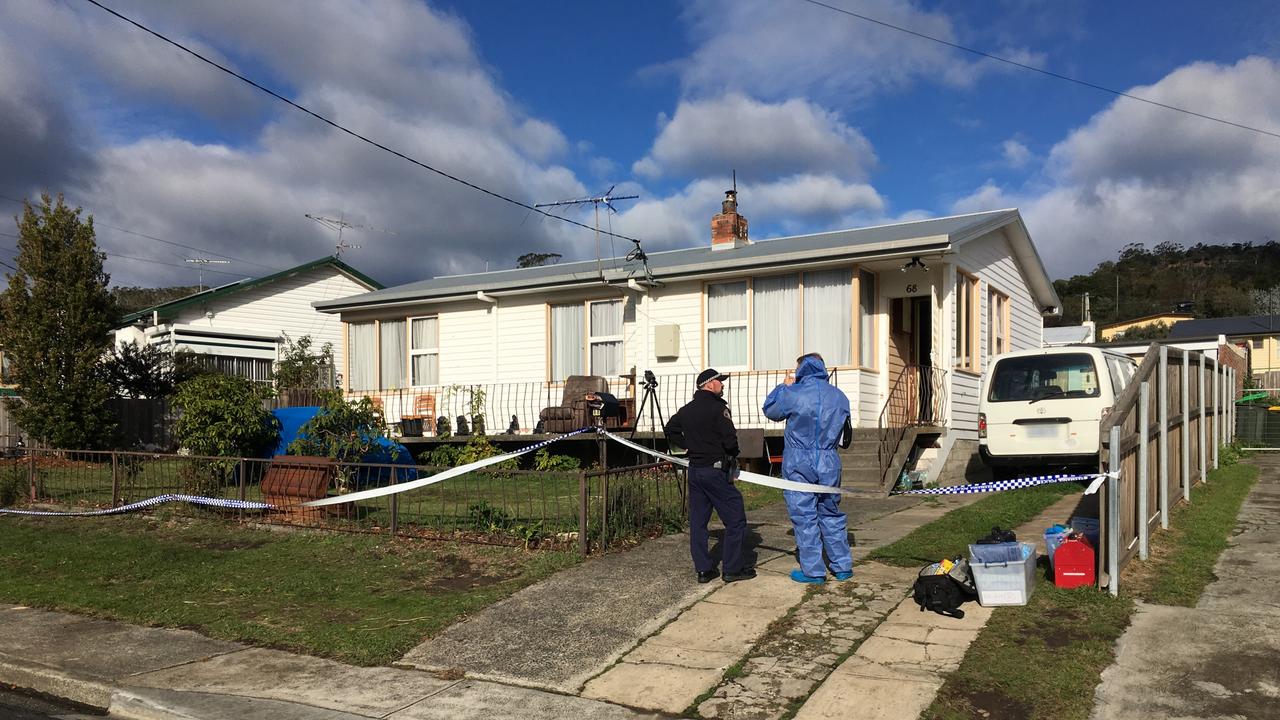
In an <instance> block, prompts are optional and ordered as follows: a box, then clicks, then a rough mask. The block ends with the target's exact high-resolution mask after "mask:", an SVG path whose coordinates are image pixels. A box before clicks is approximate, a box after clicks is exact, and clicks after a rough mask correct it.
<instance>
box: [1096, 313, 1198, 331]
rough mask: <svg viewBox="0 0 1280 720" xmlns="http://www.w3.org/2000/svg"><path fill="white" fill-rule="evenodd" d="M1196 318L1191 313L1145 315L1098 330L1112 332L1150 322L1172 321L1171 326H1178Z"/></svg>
mask: <svg viewBox="0 0 1280 720" xmlns="http://www.w3.org/2000/svg"><path fill="white" fill-rule="evenodd" d="M1195 317H1196V316H1195V315H1192V314H1191V313H1179V312H1162V313H1154V314H1151V315H1143V316H1142V317H1136V318H1129V319H1128V320H1119V321H1117V322H1113V323H1107V324H1106V325H1103V326H1102V327H1100V328H1098V329H1099V330H1110V329H1112V328H1117V327H1122V326H1125V325H1133V324H1135V323H1143V322H1148V321H1152V320H1172V321H1173V323H1171V324H1177V323H1179V322H1182V321H1184V320H1194V319H1195Z"/></svg>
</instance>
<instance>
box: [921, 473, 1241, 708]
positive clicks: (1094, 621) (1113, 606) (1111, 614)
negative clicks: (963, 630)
mask: <svg viewBox="0 0 1280 720" xmlns="http://www.w3.org/2000/svg"><path fill="white" fill-rule="evenodd" d="M1257 474H1258V471H1257V468H1255V467H1252V466H1248V465H1234V466H1230V467H1223V468H1221V469H1219V470H1216V471H1214V472H1213V473H1211V474H1210V476H1209V483H1208V484H1207V485H1201V486H1198V487H1196V488H1194V489H1193V491H1192V492H1193V495H1192V504H1190V505H1182V506H1179V507H1178V508H1176V509H1175V510H1174V511H1173V517H1172V518H1171V529H1170V530H1169V531H1164V532H1157V533H1156V534H1155V535H1154V536H1153V537H1152V541H1151V559H1150V560H1148V561H1147V562H1145V563H1144V562H1136V561H1135V562H1134V563H1132V564H1131V565H1130V567H1129V569H1127V570H1126V572H1125V575H1124V576H1123V577H1122V578H1121V583H1120V587H1121V590H1122V594H1121V596H1120V597H1118V598H1112V597H1111V596H1109V595H1107V594H1106V593H1102V592H1098V591H1096V590H1093V589H1090V588H1077V589H1074V590H1061V589H1059V588H1057V587H1054V585H1053V583H1052V582H1050V581H1049V580H1048V579H1047V572H1045V571H1047V565H1045V564H1044V563H1045V561H1044V560H1042V561H1041V563H1042V572H1041V574H1040V575H1039V576H1038V579H1037V581H1036V588H1035V591H1034V593H1033V594H1032V596H1031V600H1030V602H1029V603H1028V604H1027V605H1025V606H1022V607H1009V608H999V609H997V610H996V611H995V613H993V614H992V616H991V620H990V622H988V623H987V625H986V627H984V628H983V629H982V631H981V632H980V633H979V634H978V637H977V639H976V640H975V641H974V642H973V644H972V645H971V646H970V647H969V650H968V652H967V653H966V654H965V657H964V661H963V662H962V663H961V665H960V668H959V669H958V670H956V671H955V672H954V673H952V674H951V675H949V676H948V677H947V679H946V683H945V684H944V685H943V687H942V689H941V690H940V691H939V693H938V695H937V698H936V699H935V700H934V703H933V706H932V707H930V709H929V710H928V711H927V712H926V713H925V714H924V717H925V718H928V719H929V720H959V719H960V718H974V717H982V718H987V719H988V720H1013V719H1014V718H1018V719H1019V720H1024V719H1025V720H1047V719H1049V718H1053V719H1054V720H1084V719H1085V718H1088V717H1089V714H1090V713H1091V712H1092V711H1093V703H1092V699H1093V692H1094V688H1095V687H1097V684H1098V681H1099V676H1100V675H1101V673H1102V671H1103V670H1104V669H1106V668H1107V666H1109V665H1110V664H1111V663H1112V662H1113V661H1114V659H1115V643H1116V640H1117V639H1119V637H1120V635H1121V634H1122V633H1123V632H1124V631H1125V629H1126V628H1127V627H1128V626H1129V618H1130V615H1132V613H1133V609H1134V601H1135V600H1136V599H1143V600H1145V601H1147V602H1155V603H1168V602H1171V603H1175V604H1179V605H1194V604H1195V602H1196V599H1197V598H1199V596H1200V593H1201V592H1202V591H1203V590H1204V588H1205V586H1206V585H1208V583H1209V582H1210V581H1212V579H1213V565H1214V563H1215V562H1216V561H1217V558H1218V555H1219V553H1221V551H1222V549H1223V548H1225V547H1226V539H1227V537H1228V536H1229V535H1230V533H1231V530H1232V528H1233V527H1234V526H1235V520H1236V515H1237V514H1238V512H1239V509H1240V504H1241V503H1242V502H1243V501H1244V497H1245V495H1246V494H1247V493H1248V491H1249V488H1250V487H1251V486H1252V485H1253V483H1254V481H1255V480H1256V478H1257Z"/></svg>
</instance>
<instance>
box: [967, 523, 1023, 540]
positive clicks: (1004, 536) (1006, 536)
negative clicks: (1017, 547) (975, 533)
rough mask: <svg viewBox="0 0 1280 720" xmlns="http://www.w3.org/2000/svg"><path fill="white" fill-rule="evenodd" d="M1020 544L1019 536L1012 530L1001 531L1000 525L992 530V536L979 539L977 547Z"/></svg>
mask: <svg viewBox="0 0 1280 720" xmlns="http://www.w3.org/2000/svg"><path fill="white" fill-rule="evenodd" d="M1011 542H1018V536H1017V535H1014V534H1013V531H1012V530H1001V529H1000V526H999V525H996V526H995V527H993V528H991V534H990V535H987V536H986V537H984V538H979V539H978V542H977V543H975V544H976V545H999V544H1000V543H1011Z"/></svg>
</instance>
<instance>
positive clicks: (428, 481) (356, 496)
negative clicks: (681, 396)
mask: <svg viewBox="0 0 1280 720" xmlns="http://www.w3.org/2000/svg"><path fill="white" fill-rule="evenodd" d="M595 429H596V428H594V427H585V428H579V429H577V430H574V431H573V432H569V433H565V434H563V435H557V436H555V437H553V438H551V439H549V440H543V441H542V442H539V443H534V444H533V445H529V446H527V447H523V448H521V449H519V450H513V451H512V452H509V453H503V454H502V455H494V456H493V457H487V458H485V459H483V460H477V461H475V462H470V463H467V464H466V465H459V466H458V467H456V468H450V469H448V470H444V471H442V472H438V473H436V474H435V475H431V476H429V477H424V478H419V479H417V480H410V481H409V482H402V483H396V484H395V485H387V486H386V487H380V488H372V489H369V490H361V491H359V492H353V493H347V494H345V495H334V496H333V497H327V498H323V499H321V500H312V501H311V502H305V503H302V505H301V507H323V506H325V505H338V504H341V503H349V502H357V501H359V500H368V499H369V498H376V497H382V496H384V495H395V494H397V493H402V492H408V491H409V490H417V489H418V488H422V487H426V486H428V485H434V484H436V483H439V482H444V481H445V480H449V479H451V478H456V477H458V476H459V475H466V474H467V473H469V472H471V471H473V470H479V469H480V468H485V467H489V466H490V465H497V464H498V463H500V462H506V461H507V460H511V459H512V458H518V457H520V456H521V455H525V454H527V453H531V452H535V451H537V450H541V449H542V448H544V447H546V446H548V445H550V444H552V443H554V442H557V441H559V440H563V439H565V438H567V437H573V436H574V435H581V434H582V433H585V432H591V431H593V430H595Z"/></svg>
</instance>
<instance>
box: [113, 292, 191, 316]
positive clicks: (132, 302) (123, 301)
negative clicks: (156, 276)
mask: <svg viewBox="0 0 1280 720" xmlns="http://www.w3.org/2000/svg"><path fill="white" fill-rule="evenodd" d="M198 289H199V288H197V287H196V286H195V285H179V286H176V287H163V288H144V287H132V286H128V287H113V288H111V295H112V296H113V297H115V299H116V303H117V304H118V305H119V306H120V314H121V315H128V314H129V313H131V312H137V311H138V310H141V309H143V308H149V307H151V306H152V305H159V304H161V303H167V302H169V301H170V300H177V299H178V298H181V297H186V296H188V295H190V294H192V293H194V292H196V291H197V290H198Z"/></svg>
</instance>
